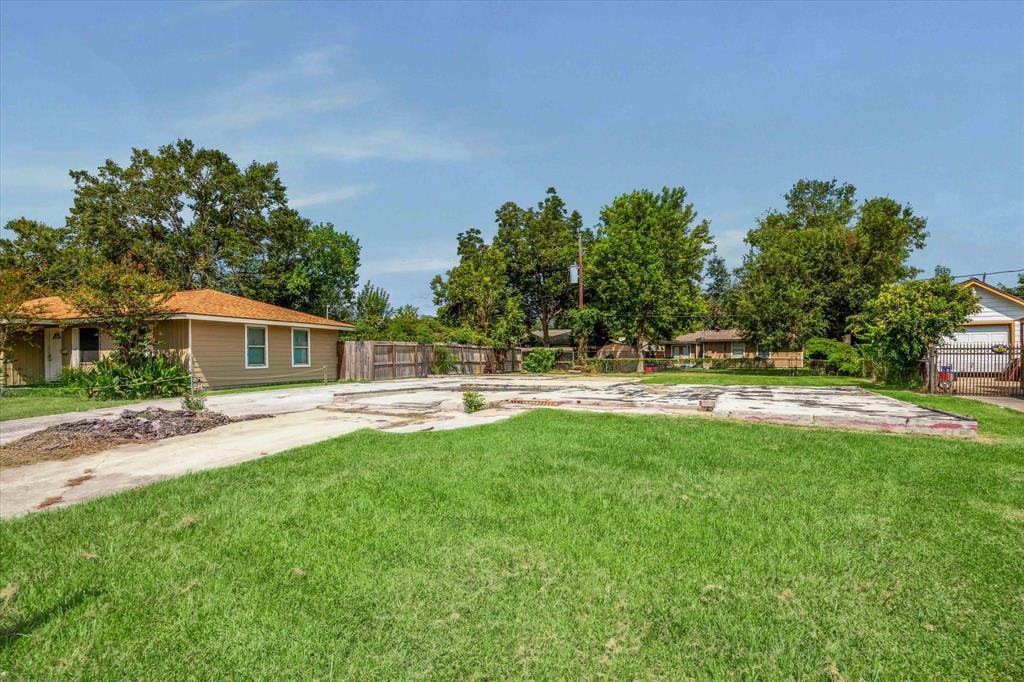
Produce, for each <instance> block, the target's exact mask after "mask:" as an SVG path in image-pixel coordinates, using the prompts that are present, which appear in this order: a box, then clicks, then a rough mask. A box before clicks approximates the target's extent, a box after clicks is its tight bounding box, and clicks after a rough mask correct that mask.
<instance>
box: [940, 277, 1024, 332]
mask: <svg viewBox="0 0 1024 682" xmlns="http://www.w3.org/2000/svg"><path fill="white" fill-rule="evenodd" d="M960 286H962V287H969V288H970V289H971V290H972V291H973V292H974V295H975V296H977V297H978V302H979V303H980V304H981V309H980V310H979V311H978V312H976V313H974V315H972V316H971V320H970V321H969V322H968V323H967V324H966V325H964V327H963V328H961V329H960V331H958V332H956V333H955V334H953V338H952V339H950V343H953V344H972V345H973V344H979V345H984V346H993V345H997V344H1002V345H1005V346H1009V347H1011V348H1012V347H1014V346H1019V345H1020V344H1021V340H1022V339H1024V335H1022V333H1021V332H1022V330H1021V325H1022V322H1024V299H1022V298H1020V297H1018V296H1014V295H1013V294H1011V293H1008V292H1006V291H1003V290H1002V289H999V288H997V287H994V286H992V285H991V284H987V283H985V282H982V281H981V280H978V279H969V280H967V281H966V282H961V283H960Z"/></svg>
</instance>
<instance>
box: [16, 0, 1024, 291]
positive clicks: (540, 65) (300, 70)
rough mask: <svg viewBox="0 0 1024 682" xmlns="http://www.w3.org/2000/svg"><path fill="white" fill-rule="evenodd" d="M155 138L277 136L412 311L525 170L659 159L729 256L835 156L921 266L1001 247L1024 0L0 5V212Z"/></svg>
mask: <svg viewBox="0 0 1024 682" xmlns="http://www.w3.org/2000/svg"><path fill="white" fill-rule="evenodd" d="M178 137H189V138H191V139H193V140H194V141H195V142H196V143H197V144H200V145H203V146H209V147H217V148H220V149H223V150H225V151H226V152H228V153H229V154H231V155H232V156H233V157H234V158H235V160H236V161H238V162H240V163H247V162H248V161H250V160H253V159H257V160H260V161H270V160H276V161H278V162H279V163H280V167H281V176H282V178H283V180H284V182H285V184H286V185H287V186H288V190H289V197H290V198H291V202H292V204H293V205H294V206H296V207H298V208H300V209H301V211H302V212H303V213H304V214H305V215H307V216H309V217H311V218H313V219H315V220H325V221H331V222H333V223H334V224H335V225H336V226H337V227H338V228H339V229H345V230H348V231H350V232H351V233H352V234H354V235H355V236H356V237H358V238H359V239H360V241H361V242H362V244H363V263H364V265H363V267H362V269H361V275H362V277H363V279H367V278H369V279H372V280H373V281H374V282H375V283H378V284H382V285H384V286H385V287H386V288H387V289H389V290H390V291H391V294H392V301H393V302H394V303H413V304H415V305H418V306H420V307H422V308H423V309H425V310H429V309H431V308H432V306H431V302H430V292H429V288H428V282H429V280H430V278H431V277H432V276H433V275H434V274H436V273H438V272H441V271H443V270H444V269H446V268H447V267H449V266H450V265H451V263H452V262H453V258H454V251H455V235H456V233H457V232H459V231H462V230H465V229H467V228H470V227H480V228H482V229H484V230H485V232H488V233H489V232H491V231H492V230H493V213H494V210H495V209H496V208H497V207H498V206H500V205H501V204H502V203H503V202H505V201H509V200H511V201H516V202H518V203H520V204H532V203H534V202H536V201H538V200H540V199H541V198H542V197H543V193H544V190H545V189H546V188H547V187H549V186H554V187H557V188H558V191H559V193H560V194H561V195H562V196H563V198H564V199H565V200H566V201H567V202H568V204H569V206H570V207H571V208H575V209H578V210H580V211H581V213H582V214H583V216H584V220H585V221H586V223H587V224H588V225H593V224H594V223H595V222H596V220H597V216H598V211H599V209H600V207H601V206H602V205H603V204H605V203H607V202H609V201H610V200H611V199H612V197H614V196H615V195H617V194H620V193H623V192H626V191H629V190H632V189H635V188H645V187H646V188H653V189H657V188H660V187H661V186H663V185H683V186H684V187H686V188H687V190H688V191H689V194H690V198H691V200H692V201H693V202H694V204H695V205H696V208H697V210H698V212H699V213H700V214H701V215H702V216H704V217H707V218H709V219H710V220H711V223H712V231H713V233H714V235H715V237H716V240H717V242H718V247H719V251H720V252H721V253H722V254H723V255H724V256H725V257H726V258H727V260H728V261H729V262H730V264H732V265H738V264H739V261H740V258H741V256H742V253H743V251H744V245H743V236H744V234H745V233H746V230H747V229H748V228H749V227H750V226H751V225H752V224H753V222H754V220H755V219H756V217H757V216H758V215H760V214H761V213H763V212H764V211H765V210H766V209H768V208H770V207H777V206H780V205H781V204H782V198H781V196H782V194H783V193H785V191H786V190H787V189H788V188H789V187H790V185H792V183H793V182H794V181H795V180H797V179H799V178H801V177H820V178H831V177H833V176H835V177H838V178H840V179H842V180H846V181H848V182H851V183H853V184H854V185H856V186H857V187H858V189H859V195H860V196H861V197H869V196H876V195H888V196H892V197H893V198H895V199H898V200H899V201H901V202H910V203H911V204H912V205H913V206H914V208H915V210H916V211H917V212H918V213H920V214H923V215H925V216H927V218H928V222H929V230H930V232H931V237H930V239H929V244H928V247H927V248H926V249H925V251H923V252H922V253H919V254H917V255H916V256H915V257H914V263H915V264H916V265H918V266H920V267H923V268H925V269H927V270H929V271H930V270H931V269H932V268H933V267H934V266H935V265H936V264H938V263H941V264H945V265H949V266H950V267H952V268H953V270H954V272H955V273H973V272H979V271H995V270H1004V269H1010V268H1022V267H1024V4H1021V3H1016V4H1011V3H1004V4H995V5H988V4H983V3H970V4H963V5H957V4H925V3H913V4H905V5H887V4H867V3H865V4H849V5H842V4H822V5H812V4H796V3H790V4H778V5H774V4H772V5H769V4H714V5H700V4H656V3H642V4H639V3H638V4H583V3H573V4H552V3H531V4H469V3H459V4H342V3H325V4H313V3H307V4H271V3H263V2H260V3H255V2H253V3H250V2H217V3H206V4H187V3H168V4H156V3H134V4H119V5H106V4H88V3H84V2H82V3H72V4H57V3H36V4H19V3H14V2H5V3H3V4H2V5H0V219H2V221H3V222H6V221H7V220H9V219H11V218H14V217H18V216H21V215H25V216H28V217H33V218H37V219H41V220H45V221H47V222H49V223H51V224H61V223H62V222H63V219H64V216H65V214H66V212H67V208H68V206H69V205H70V203H71V192H70V187H71V183H70V181H69V179H68V177H67V170H68V169H70V168H95V167H96V166H98V165H99V164H101V163H102V162H103V160H104V159H106V158H108V157H109V158H113V159H115V160H118V161H123V160H125V159H126V158H127V156H128V152H129V149H130V148H131V147H133V146H135V147H155V146H158V145H160V144H165V143H168V142H170V141H173V140H174V139H176V138H178ZM993 279H994V280H998V279H999V277H996V278H993ZM1004 279H1005V280H1006V281H1010V280H1011V279H1012V277H1007V276H1004Z"/></svg>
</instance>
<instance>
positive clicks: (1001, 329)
mask: <svg viewBox="0 0 1024 682" xmlns="http://www.w3.org/2000/svg"><path fill="white" fill-rule="evenodd" d="M953 343H955V344H960V343H970V344H975V343H976V344H979V345H985V346H992V345H995V344H997V343H1005V344H1009V343H1010V328H1009V327H1008V326H1007V325H1005V324H980V325H977V326H971V327H964V328H963V329H962V330H960V331H958V332H957V333H956V334H954V335H953Z"/></svg>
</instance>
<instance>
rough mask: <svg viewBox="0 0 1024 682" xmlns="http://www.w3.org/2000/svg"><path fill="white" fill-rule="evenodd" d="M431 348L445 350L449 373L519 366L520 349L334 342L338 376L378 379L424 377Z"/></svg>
mask: <svg viewBox="0 0 1024 682" xmlns="http://www.w3.org/2000/svg"><path fill="white" fill-rule="evenodd" d="M435 348H444V349H446V350H447V351H448V355H449V357H450V358H451V360H452V370H451V374H492V373H502V372H518V371H520V370H521V369H522V367H523V353H522V349H520V348H512V349H509V350H507V351H505V352H504V353H498V352H496V351H495V350H494V349H493V348H487V347H485V346H470V345H464V344H454V343H452V344H442V345H438V346H434V345H432V344H426V343H415V342H411V341H342V342H339V343H338V378H339V379H343V380H349V381H381V380H385V379H406V378H411V377H426V376H429V375H430V374H431V367H432V366H433V365H434V361H435V358H436V351H435Z"/></svg>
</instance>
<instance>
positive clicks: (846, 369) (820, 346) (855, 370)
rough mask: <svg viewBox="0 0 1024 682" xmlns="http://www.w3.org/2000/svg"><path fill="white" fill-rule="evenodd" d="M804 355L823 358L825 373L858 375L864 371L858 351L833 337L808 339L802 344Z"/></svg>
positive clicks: (817, 358) (816, 358)
mask: <svg viewBox="0 0 1024 682" xmlns="http://www.w3.org/2000/svg"><path fill="white" fill-rule="evenodd" d="M804 357H805V358H807V359H809V360H824V361H825V372H826V373H827V374H841V375H845V376H860V374H861V373H862V372H863V371H864V359H863V358H862V357H861V354H860V351H859V350H858V349H857V348H855V347H854V346H851V345H849V344H846V343H843V342H842V341H836V340H835V339H823V338H814V339H808V341H807V343H806V344H805V345H804Z"/></svg>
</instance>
